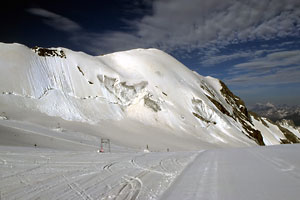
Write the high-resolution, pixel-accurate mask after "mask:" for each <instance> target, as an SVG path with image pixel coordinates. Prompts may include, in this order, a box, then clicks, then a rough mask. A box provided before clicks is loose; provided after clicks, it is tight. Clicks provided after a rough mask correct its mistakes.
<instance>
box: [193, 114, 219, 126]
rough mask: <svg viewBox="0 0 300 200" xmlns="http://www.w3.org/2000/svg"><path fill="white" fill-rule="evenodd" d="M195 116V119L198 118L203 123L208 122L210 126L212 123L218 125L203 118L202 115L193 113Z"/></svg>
mask: <svg viewBox="0 0 300 200" xmlns="http://www.w3.org/2000/svg"><path fill="white" fill-rule="evenodd" d="M193 115H194V116H195V117H197V118H198V119H200V120H202V121H204V122H206V123H208V124H210V123H212V124H217V123H216V122H213V121H209V120H207V119H205V118H204V117H202V116H201V115H199V114H197V113H195V112H193Z"/></svg>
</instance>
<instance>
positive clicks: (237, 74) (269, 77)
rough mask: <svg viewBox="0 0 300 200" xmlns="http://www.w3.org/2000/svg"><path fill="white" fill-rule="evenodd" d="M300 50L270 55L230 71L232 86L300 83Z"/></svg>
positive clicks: (237, 66)
mask: <svg viewBox="0 0 300 200" xmlns="http://www.w3.org/2000/svg"><path fill="white" fill-rule="evenodd" d="M299 63H300V50H293V51H280V52H275V53H269V54H267V55H266V56H263V57H260V58H254V59H252V60H250V61H248V62H246V63H241V64H237V65H235V66H234V67H233V68H232V69H230V73H231V75H232V77H231V78H228V79H226V80H225V81H226V82H227V83H228V84H231V85H244V86H247V85H248V86H250V85H252V86H254V85H279V84H287V83H300V78H299V77H300V65H299Z"/></svg>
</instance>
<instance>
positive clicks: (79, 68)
mask: <svg viewBox="0 0 300 200" xmlns="http://www.w3.org/2000/svg"><path fill="white" fill-rule="evenodd" d="M77 69H78V70H79V71H80V73H81V74H82V76H84V73H83V71H82V70H81V68H80V67H79V66H77Z"/></svg>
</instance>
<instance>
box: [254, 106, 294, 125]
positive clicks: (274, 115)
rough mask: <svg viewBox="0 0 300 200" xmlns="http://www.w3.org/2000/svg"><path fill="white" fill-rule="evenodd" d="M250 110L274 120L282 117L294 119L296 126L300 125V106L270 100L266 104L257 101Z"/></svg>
mask: <svg viewBox="0 0 300 200" xmlns="http://www.w3.org/2000/svg"><path fill="white" fill-rule="evenodd" d="M250 110H253V111H254V112H256V113H257V114H259V115H260V116H263V117H267V118H269V119H271V120H273V121H277V120H282V119H289V120H293V121H294V123H295V125H296V126H300V106H296V105H295V106H289V105H286V104H282V105H274V104H272V103H270V102H268V103H265V104H264V103H257V104H255V105H254V106H252V107H251V108H250Z"/></svg>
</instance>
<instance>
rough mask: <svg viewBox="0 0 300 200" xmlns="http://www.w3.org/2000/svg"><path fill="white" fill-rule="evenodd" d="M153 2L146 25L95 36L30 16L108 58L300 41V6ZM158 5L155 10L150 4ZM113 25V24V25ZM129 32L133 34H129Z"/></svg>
mask: <svg viewBox="0 0 300 200" xmlns="http://www.w3.org/2000/svg"><path fill="white" fill-rule="evenodd" d="M137 2H138V3H143V2H147V4H148V6H147V8H151V9H152V10H151V12H146V11H145V10H138V11H135V9H134V8H130V10H131V11H133V12H139V14H141V12H145V13H146V14H145V15H144V16H142V17H141V18H140V19H136V20H134V21H127V19H123V21H124V22H125V23H126V24H125V25H127V31H120V30H111V31H106V32H105V33H91V32H87V31H84V30H82V28H81V27H80V25H79V24H77V23H76V22H74V21H72V20H70V19H68V18H66V17H63V16H61V15H58V14H55V13H52V12H50V11H47V10H44V9H40V8H31V9H29V10H28V12H30V13H32V14H35V15H38V16H41V17H43V18H45V19H44V21H45V23H47V24H48V25H50V26H52V27H53V28H56V29H58V30H62V31H67V32H74V31H78V30H82V31H80V33H77V34H74V35H73V36H72V38H71V39H72V41H76V42H77V43H78V44H79V45H80V46H81V47H82V48H85V49H86V50H88V51H90V52H91V51H93V52H95V53H107V52H113V51H118V50H126V49H132V48H137V47H141V48H147V47H155V48H160V49H162V50H165V51H168V52H174V51H178V50H183V51H185V52H186V53H188V52H191V51H193V50H199V49H203V48H204V47H206V48H205V50H207V48H217V49H219V48H222V47H224V46H226V45H227V44H230V43H239V42H244V41H249V40H255V39H272V38H276V37H285V36H295V35H299V32H300V31H299V30H300V1H299V0H285V1H280V0H259V1H257V0H250V1H249V0H222V1H220V0H209V1H208V0H189V1H186V0H156V1H150V0H141V1H137ZM151 2H152V6H149V4H150V3H151ZM108 20H109V19H108ZM128 30H131V32H129V31H128Z"/></svg>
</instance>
